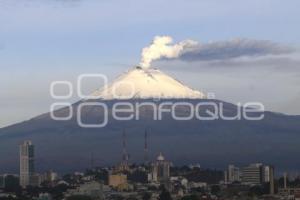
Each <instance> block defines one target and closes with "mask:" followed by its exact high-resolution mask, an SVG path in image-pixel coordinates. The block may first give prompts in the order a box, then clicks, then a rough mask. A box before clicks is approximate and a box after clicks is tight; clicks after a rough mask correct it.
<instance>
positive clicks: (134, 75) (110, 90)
mask: <svg viewBox="0 0 300 200" xmlns="http://www.w3.org/2000/svg"><path fill="white" fill-rule="evenodd" d="M92 96H93V97H95V98H98V99H103V100H112V99H149V98H163V99H170V98H174V99H201V98H204V97H205V95H204V94H203V93H202V92H199V91H196V90H193V89H191V88H189V87H188V86H186V85H184V84H182V83H181V82H180V81H177V80H175V79H173V78H172V77H170V76H168V75H166V74H164V73H163V72H161V71H160V70H158V69H153V68H146V69H144V68H141V67H139V66H137V67H134V68H133V69H131V70H129V71H127V72H126V73H124V74H122V75H121V76H119V77H118V78H116V80H115V81H113V82H112V83H111V84H109V85H108V86H105V87H104V88H102V89H100V90H98V91H95V92H94V93H93V94H92Z"/></svg>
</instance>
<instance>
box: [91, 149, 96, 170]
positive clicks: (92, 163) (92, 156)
mask: <svg viewBox="0 0 300 200" xmlns="http://www.w3.org/2000/svg"><path fill="white" fill-rule="evenodd" d="M94 162H95V161H94V153H93V152H92V153H91V169H94Z"/></svg>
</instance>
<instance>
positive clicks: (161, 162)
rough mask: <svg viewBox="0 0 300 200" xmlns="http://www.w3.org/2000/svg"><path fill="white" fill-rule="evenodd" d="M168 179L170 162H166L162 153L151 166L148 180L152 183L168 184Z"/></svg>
mask: <svg viewBox="0 0 300 200" xmlns="http://www.w3.org/2000/svg"><path fill="white" fill-rule="evenodd" d="M169 179H170V162H169V161H166V160H165V158H164V156H163V155H162V153H160V154H159V155H158V157H157V159H156V162H154V163H153V164H152V171H151V173H150V174H149V175H148V180H149V181H153V182H168V181H169Z"/></svg>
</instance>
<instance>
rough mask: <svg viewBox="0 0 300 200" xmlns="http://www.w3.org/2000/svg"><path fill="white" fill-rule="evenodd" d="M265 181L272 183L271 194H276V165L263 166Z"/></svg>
mask: <svg viewBox="0 0 300 200" xmlns="http://www.w3.org/2000/svg"><path fill="white" fill-rule="evenodd" d="M263 182H264V183H269V184H270V194H274V167H273V166H270V165H265V166H263Z"/></svg>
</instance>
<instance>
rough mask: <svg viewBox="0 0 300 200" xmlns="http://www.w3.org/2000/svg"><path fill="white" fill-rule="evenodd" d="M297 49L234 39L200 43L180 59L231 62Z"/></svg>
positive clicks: (263, 41) (259, 41)
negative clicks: (242, 58)
mask: <svg viewBox="0 0 300 200" xmlns="http://www.w3.org/2000/svg"><path fill="white" fill-rule="evenodd" d="M294 51H295V49H293V48H292V47H289V46H285V45H281V44H278V43H275V42H272V41H268V40H253V39H233V40H228V41H217V42H210V43H204V44H201V43H199V44H198V45H196V46H193V47H189V48H186V49H184V50H183V51H182V52H181V54H180V56H179V57H178V59H180V60H184V61H215V60H229V59H233V58H239V57H258V56H267V55H282V54H289V53H292V52H294Z"/></svg>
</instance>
